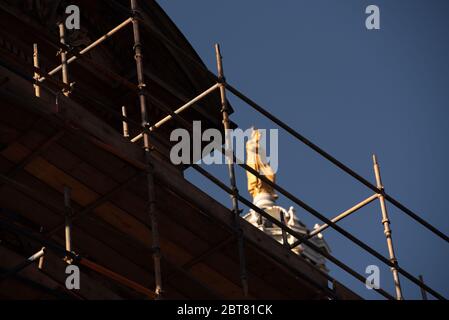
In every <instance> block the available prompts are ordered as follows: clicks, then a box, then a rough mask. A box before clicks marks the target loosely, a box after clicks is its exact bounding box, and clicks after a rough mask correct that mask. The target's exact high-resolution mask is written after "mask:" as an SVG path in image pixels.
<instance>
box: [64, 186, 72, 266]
mask: <svg viewBox="0 0 449 320" xmlns="http://www.w3.org/2000/svg"><path fill="white" fill-rule="evenodd" d="M71 193H72V191H71V189H70V188H69V187H67V186H64V207H65V211H64V213H65V214H64V219H65V250H66V251H69V252H72V233H71V229H72V225H71V224H72V223H71V218H72V205H71V203H70V201H71V200H70V198H71ZM65 261H66V262H67V263H69V264H70V263H72V259H70V258H69V257H65Z"/></svg>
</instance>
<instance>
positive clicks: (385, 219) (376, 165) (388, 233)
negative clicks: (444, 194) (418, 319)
mask: <svg viewBox="0 0 449 320" xmlns="http://www.w3.org/2000/svg"><path fill="white" fill-rule="evenodd" d="M373 165H374V175H375V176H376V184H377V188H379V189H380V190H381V192H382V193H379V202H380V209H381V211H382V224H383V226H384V233H385V237H386V238H387V246H388V254H389V257H390V261H391V263H393V265H394V266H393V267H391V272H392V274H393V280H394V287H395V290H396V299H397V300H402V299H403V297H402V289H401V283H400V281H399V274H398V270H397V268H396V267H395V266H397V264H398V261H397V259H396V255H395V253H394V247H393V238H392V236H391V228H390V219H389V218H388V212H387V206H386V203H385V198H384V196H383V191H384V186H383V184H382V178H381V176H380V167H379V163H378V162H377V157H376V155H375V154H373Z"/></svg>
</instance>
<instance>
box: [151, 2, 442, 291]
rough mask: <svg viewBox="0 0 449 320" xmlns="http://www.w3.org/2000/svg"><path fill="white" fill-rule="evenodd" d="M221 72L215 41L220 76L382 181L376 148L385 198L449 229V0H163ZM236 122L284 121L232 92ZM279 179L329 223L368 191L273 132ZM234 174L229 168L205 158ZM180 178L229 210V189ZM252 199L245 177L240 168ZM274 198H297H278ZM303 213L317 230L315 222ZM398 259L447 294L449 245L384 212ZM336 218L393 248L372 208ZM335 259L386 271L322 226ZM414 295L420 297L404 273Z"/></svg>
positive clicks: (386, 284)
mask: <svg viewBox="0 0 449 320" xmlns="http://www.w3.org/2000/svg"><path fill="white" fill-rule="evenodd" d="M158 3H159V4H160V5H161V6H162V7H163V8H164V10H165V11H166V12H167V14H168V15H169V16H170V17H171V19H172V20H173V21H174V22H175V23H176V25H177V26H178V27H179V28H180V30H181V31H182V32H183V34H184V35H185V36H186V38H187V39H188V40H189V41H190V43H191V44H192V45H193V47H194V48H195V50H196V51H197V52H198V54H199V55H200V56H201V58H202V59H203V61H204V62H205V63H206V65H207V66H208V67H209V69H210V70H213V71H214V72H215V69H216V68H215V56H214V48H213V45H214V43H215V42H219V43H220V44H221V47H222V54H223V57H224V61H223V63H224V68H225V74H226V78H227V80H228V81H229V83H231V84H233V85H234V86H236V87H237V88H239V89H240V90H241V91H243V92H244V93H245V94H247V95H248V96H250V97H251V98H252V99H253V100H255V101H256V102H258V103H259V104H261V105H263V106H265V107H266V108H267V109H268V110H269V111H271V112H272V113H273V114H275V115H276V116H278V117H279V118H280V119H282V120H284V121H285V122H287V123H288V124H289V125H291V126H292V127H293V128H295V129H296V130H298V131H299V132H300V133H302V134H303V135H305V136H306V137H308V138H309V139H311V140H312V141H313V142H314V143H316V144H318V145H319V146H321V147H322V148H324V149H325V150H327V151H328V152H329V153H331V154H332V155H334V156H335V157H336V158H338V159H339V160H340V161H342V162H343V163H345V164H347V165H349V166H350V167H352V168H353V169H355V170H356V171H357V172H359V173H360V174H361V175H362V176H364V177H366V178H367V179H370V181H372V182H374V174H373V169H372V160H371V154H372V153H376V154H377V156H378V160H379V162H380V165H381V172H382V177H383V181H384V184H385V188H386V190H387V192H388V193H390V194H391V195H393V196H394V197H396V198H397V199H398V200H399V201H401V202H402V203H404V204H406V205H407V206H408V207H409V208H411V209H412V210H414V211H415V212H417V213H419V215H420V216H421V217H422V218H424V219H425V220H427V221H428V222H430V223H431V224H433V225H435V226H437V227H438V228H439V229H440V230H442V231H443V232H444V233H446V234H448V233H449V216H448V215H449V200H448V198H449V192H448V187H447V183H448V182H449V169H448V165H447V163H448V162H449V150H448V149H449V148H448V147H449V146H448V136H449V125H448V121H449V59H448V57H449V41H448V33H449V19H448V18H447V15H448V14H449V2H448V1H444V0H440V1H437V0H432V1H429V0H420V1H414V0H409V1H405V0H396V1H382V0H373V1H363V0H348V1H336V0H328V1H324V0H308V1H293V0H283V1H274V0H262V1H256V0H246V1H237V0H228V1H210V0H208V1H206V0H191V1H179V0H178V1H176V0H158ZM369 4H375V5H378V6H379V8H380V21H381V22H380V23H381V30H375V31H368V30H367V29H366V28H365V19H366V16H367V15H366V14H365V8H366V7H367V6H368V5H369ZM229 99H230V101H231V103H232V105H233V107H234V110H235V112H234V114H233V115H232V117H231V118H232V120H233V121H234V122H236V123H237V124H238V125H239V126H240V127H241V128H244V129H245V128H249V127H250V126H252V125H255V126H257V127H259V128H266V129H270V128H276V126H275V125H274V124H273V123H271V122H270V121H269V120H267V119H264V118H263V117H262V116H260V115H258V114H257V113H256V112H255V111H252V110H251V109H250V107H248V106H246V105H245V104H244V103H242V102H239V101H238V100H237V99H235V98H234V97H232V96H229ZM279 140H280V145H279V166H280V169H279V171H278V176H277V182H278V183H279V184H280V185H281V186H283V187H285V188H286V189H287V190H289V191H291V192H293V193H294V194H296V195H297V196H298V197H299V198H301V199H302V200H304V201H305V202H307V203H308V204H309V205H311V206H312V207H314V208H315V209H317V210H318V211H320V212H322V213H323V214H325V215H326V216H327V217H328V218H332V217H334V216H335V215H337V214H338V213H340V212H342V211H344V210H345V209H347V208H349V207H351V206H352V205H354V204H355V203H357V202H359V201H361V200H363V199H364V198H366V197H368V196H370V195H371V192H370V191H369V190H368V189H367V188H365V187H363V186H362V185H361V184H359V183H358V182H357V181H356V180H354V179H353V178H351V177H349V176H348V175H347V174H345V173H343V172H342V171H340V170H339V169H338V168H336V167H334V166H333V165H332V164H330V163H329V162H327V161H326V160H324V159H322V158H320V157H319V156H318V155H317V154H316V153H314V152H313V151H312V150H310V149H308V148H307V147H305V146H304V145H302V144H301V143H300V142H298V141H296V140H294V139H293V138H292V137H290V136H289V135H288V134H287V133H286V132H284V131H279ZM206 169H208V170H210V171H211V172H213V173H214V174H215V175H216V176H218V177H220V178H221V179H222V180H223V181H227V175H226V168H225V166H220V165H216V166H207V168H206ZM186 176H187V177H188V178H189V179H190V180H191V181H193V182H194V183H195V184H196V185H198V186H200V187H201V188H202V189H204V190H206V191H207V192H208V193H209V194H211V195H213V196H214V197H215V198H217V199H218V200H219V201H220V202H222V203H223V204H225V205H226V206H230V205H231V203H230V199H229V197H228V196H227V195H226V194H224V193H223V192H221V191H220V190H219V189H218V188H216V187H214V186H213V185H212V184H210V183H208V182H207V181H206V180H204V179H203V178H201V177H200V176H198V175H197V174H195V173H194V172H192V171H191V170H188V172H187V173H186ZM237 180H238V185H239V190H241V192H242V194H243V195H244V196H246V197H248V198H250V195H249V194H248V193H247V191H246V176H245V173H244V172H243V171H241V170H240V169H238V170H237ZM279 204H280V205H283V206H285V207H287V208H288V207H289V206H291V205H293V203H291V202H290V201H289V200H288V199H285V198H284V197H280V199H279ZM296 208H297V213H298V217H299V218H300V219H301V220H302V221H304V222H305V223H306V224H307V225H308V226H310V227H312V226H313V225H314V224H315V223H317V222H319V221H318V220H317V219H316V218H314V217H313V216H311V215H310V214H309V213H307V212H305V211H304V210H301V209H300V208H298V207H297V206H296ZM388 209H389V214H390V220H391V222H392V224H391V227H392V230H393V240H394V243H395V247H396V253H397V257H398V260H399V263H400V265H401V266H402V267H403V268H405V269H406V270H408V271H409V272H411V273H412V274H413V275H415V276H417V275H418V274H422V275H423V276H424V279H425V281H426V283H428V284H429V285H430V286H431V287H433V288H434V289H437V291H439V292H440V293H442V294H443V295H444V296H446V297H447V298H448V297H449V275H448V273H447V270H448V265H449V250H448V244H447V243H445V242H444V241H443V240H441V239H439V238H437V237H436V236H434V235H433V234H432V233H430V232H429V231H427V230H426V229H425V228H424V227H422V226H420V225H418V224H417V223H415V222H413V221H412V220H411V219H410V218H408V217H407V216H405V214H402V213H401V212H400V211H399V210H397V209H396V208H394V207H393V206H392V205H389V206H388ZM341 226H342V227H344V228H345V229H346V230H348V231H350V232H352V233H353V234H354V235H356V236H357V237H359V238H360V239H362V240H363V241H364V242H365V243H367V244H369V245H370V246H372V247H373V248H375V249H376V250H378V251H380V252H381V253H382V254H384V255H385V256H387V248H386V241H385V237H384V234H383V227H382V225H381V212H380V208H379V204H378V202H373V203H372V204H370V205H369V206H367V207H366V208H364V209H362V210H360V211H358V212H357V213H356V214H354V215H352V216H351V217H349V218H347V220H343V221H342V222H341ZM324 235H325V238H326V240H327V241H328V243H329V245H330V247H331V249H332V254H333V255H334V256H335V257H336V258H338V259H340V260H342V261H344V262H345V263H347V264H348V265H350V266H351V267H352V268H354V269H355V270H357V271H358V272H359V273H362V274H363V273H364V271H365V268H366V266H367V265H371V264H375V265H379V267H380V269H381V286H382V288H384V289H386V290H388V291H389V292H390V293H391V294H394V290H393V284H392V276H391V273H390V271H389V268H387V267H384V266H383V265H382V263H381V262H380V261H378V260H377V259H376V258H374V257H372V256H370V255H369V254H367V253H364V251H363V250H362V249H360V248H359V247H357V246H356V245H355V244H352V243H351V242H349V241H348V240H346V239H345V238H343V236H341V235H339V234H338V233H337V232H335V231H333V230H331V229H328V231H326V232H325V234H324ZM329 267H330V269H331V275H332V276H334V277H335V278H336V279H337V280H339V281H340V282H342V283H343V284H345V285H347V286H348V287H350V288H351V289H353V290H354V291H356V292H357V293H359V294H361V295H362V296H363V297H365V298H371V299H374V298H379V297H380V298H381V296H380V295H378V294H376V293H374V292H372V291H369V290H367V289H365V287H364V286H363V285H362V284H361V283H359V282H358V281H357V280H355V279H354V278H352V277H351V276H350V275H348V274H346V273H345V272H344V271H342V270H340V269H339V268H338V267H336V266H333V265H329ZM401 281H402V285H403V293H404V297H405V298H406V299H420V297H421V295H420V291H419V288H418V287H417V286H415V285H414V284H413V283H411V282H410V281H408V280H407V279H405V278H404V277H401Z"/></svg>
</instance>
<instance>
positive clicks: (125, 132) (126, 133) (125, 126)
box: [122, 106, 129, 138]
mask: <svg viewBox="0 0 449 320" xmlns="http://www.w3.org/2000/svg"><path fill="white" fill-rule="evenodd" d="M122 116H123V118H126V117H127V115H126V107H125V106H122ZM122 126H123V137H125V138H129V128H128V122H127V121H126V120H125V119H123V120H122Z"/></svg>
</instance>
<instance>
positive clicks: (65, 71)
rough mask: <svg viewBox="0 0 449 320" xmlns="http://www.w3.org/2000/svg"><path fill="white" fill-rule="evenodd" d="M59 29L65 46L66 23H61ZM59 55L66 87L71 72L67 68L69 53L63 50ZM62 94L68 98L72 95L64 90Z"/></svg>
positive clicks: (60, 39) (60, 38)
mask: <svg viewBox="0 0 449 320" xmlns="http://www.w3.org/2000/svg"><path fill="white" fill-rule="evenodd" d="M58 27H59V42H60V43H61V44H62V45H64V46H65V44H66V43H65V27H64V22H60V23H59V24H58ZM59 54H60V55H61V66H62V82H63V83H64V84H66V85H69V72H68V67H67V51H66V50H65V49H63V48H61V50H60V51H59ZM62 93H63V94H64V95H65V96H66V97H68V96H69V94H70V91H69V90H67V89H65V88H64V89H62Z"/></svg>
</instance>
